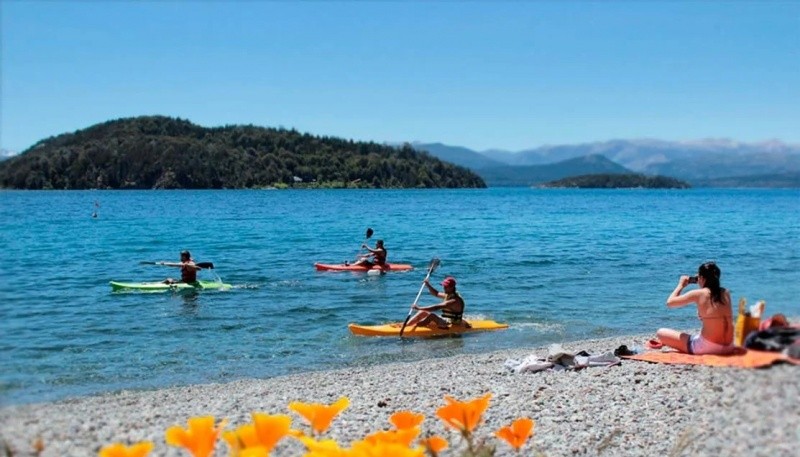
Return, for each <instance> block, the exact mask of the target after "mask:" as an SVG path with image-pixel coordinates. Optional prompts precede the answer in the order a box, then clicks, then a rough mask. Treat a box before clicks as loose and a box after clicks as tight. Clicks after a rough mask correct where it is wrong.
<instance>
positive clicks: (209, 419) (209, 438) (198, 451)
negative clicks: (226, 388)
mask: <svg viewBox="0 0 800 457" xmlns="http://www.w3.org/2000/svg"><path fill="white" fill-rule="evenodd" d="M223 428H225V421H222V422H221V423H220V424H219V426H217V427H214V416H203V417H192V418H191V419H189V420H188V421H187V428H183V427H181V426H180V425H175V426H172V427H170V428H168V429H167V433H166V440H167V444H169V445H171V446H177V447H183V448H185V449H186V450H187V451H189V453H190V454H192V455H193V456H194V457H209V456H210V455H211V454H212V453H213V452H214V446H215V445H216V442H217V438H218V437H219V435H220V432H222V429H223Z"/></svg>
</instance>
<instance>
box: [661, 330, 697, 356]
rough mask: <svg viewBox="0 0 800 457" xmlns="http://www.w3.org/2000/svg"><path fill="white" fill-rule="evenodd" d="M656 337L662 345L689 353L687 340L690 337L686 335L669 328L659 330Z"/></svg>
mask: <svg viewBox="0 0 800 457" xmlns="http://www.w3.org/2000/svg"><path fill="white" fill-rule="evenodd" d="M656 335H658V339H659V340H661V342H662V343H663V344H664V345H666V346H669V347H671V348H675V349H677V350H679V351H681V352H685V353H687V354H688V353H689V338H691V336H690V335H689V334H688V333H683V332H679V331H677V330H672V329H671V328H660V329H658V332H656Z"/></svg>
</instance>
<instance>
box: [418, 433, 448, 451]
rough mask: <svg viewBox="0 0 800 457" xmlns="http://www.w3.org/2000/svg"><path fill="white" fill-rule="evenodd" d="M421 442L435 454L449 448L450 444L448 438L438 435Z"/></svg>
mask: <svg viewBox="0 0 800 457" xmlns="http://www.w3.org/2000/svg"><path fill="white" fill-rule="evenodd" d="M420 444H421V445H423V446H424V447H425V449H427V450H428V451H430V453H431V454H433V455H434V456H435V455H437V454H438V453H440V452H442V451H443V450H445V449H447V446H448V444H447V440H446V439H444V438H442V437H441V436H438V435H434V436H432V437H430V438H425V439H423V440H420Z"/></svg>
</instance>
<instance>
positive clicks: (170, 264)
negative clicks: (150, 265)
mask: <svg viewBox="0 0 800 457" xmlns="http://www.w3.org/2000/svg"><path fill="white" fill-rule="evenodd" d="M156 265H164V266H165V267H178V268H183V267H184V266H189V267H192V268H194V269H195V270H202V268H200V267H198V266H197V265H195V263H194V262H185V263H184V262H156Z"/></svg>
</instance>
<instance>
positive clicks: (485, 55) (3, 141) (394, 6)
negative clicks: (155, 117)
mask: <svg viewBox="0 0 800 457" xmlns="http://www.w3.org/2000/svg"><path fill="white" fill-rule="evenodd" d="M0 5H1V6H0V8H1V10H0V14H1V16H2V23H1V24H0V25H1V27H0V30H2V54H1V55H0V56H1V57H0V58H1V59H2V61H0V63H1V64H2V67H1V68H2V93H0V95H1V96H2V105H1V107H0V108H1V109H2V111H0V147H2V148H5V149H11V150H13V151H17V152H20V151H22V150H24V149H26V148H28V147H29V146H31V145H32V144H34V143H35V142H36V141H38V140H40V139H43V138H46V137H49V136H52V135H57V134H60V133H64V132H71V131H74V130H77V129H82V128H86V127H88V126H90V125H93V124H96V123H98V122H103V121H106V120H109V119H116V118H120V117H129V116H139V115H151V114H162V115H168V116H177V117H181V118H185V119H189V120H190V121H192V122H194V123H197V124H200V125H203V126H220V125H226V124H255V125H260V126H273V127H277V126H283V127H287V128H289V127H294V128H296V129H298V130H300V131H302V132H308V133H312V134H315V135H329V136H337V137H343V138H352V139H356V140H373V141H378V142H384V141H386V142H397V141H423V142H434V141H437V142H443V143H446V144H451V145H461V146H466V147H469V148H473V149H477V150H483V149H488V148H500V149H507V150H520V149H525V148H531V147H536V146H540V145H543V144H563V143H583V142H591V141H601V140H607V139H612V138H645V137H646V138H658V139H664V140H690V139H700V138H731V139H735V140H740V141H761V140H767V139H780V140H783V141H787V142H792V143H797V142H800V2H798V1H790V2H755V1H753V2H741V3H737V2H719V3H717V2H685V3H683V2H675V1H670V2H652V1H648V2H641V3H637V2H632V1H625V2H619V3H612V2H573V3H564V2H552V3H551V2H508V3H489V2H487V3H483V2H467V3H462V2H440V3H427V2H425V3H424V2H419V3H417V2H414V3H391V2H345V3H340V2H301V3H295V2H259V1H242V2H225V3H222V2H220V3H217V2H212V1H197V2H184V1H164V2H133V1H130V2H126V1H116V2H100V1H90V2H68V1H65V2H57V1H44V2H37V1H25V2H23V1H15V0H2V3H0Z"/></svg>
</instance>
